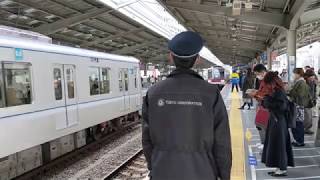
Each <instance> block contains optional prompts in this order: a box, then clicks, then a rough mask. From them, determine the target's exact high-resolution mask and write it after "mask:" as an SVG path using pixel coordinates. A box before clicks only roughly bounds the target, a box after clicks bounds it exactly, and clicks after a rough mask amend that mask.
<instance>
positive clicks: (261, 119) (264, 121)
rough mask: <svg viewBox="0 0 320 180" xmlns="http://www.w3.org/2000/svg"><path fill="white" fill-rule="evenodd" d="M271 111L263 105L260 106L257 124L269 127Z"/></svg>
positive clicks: (261, 126) (265, 127)
mask: <svg viewBox="0 0 320 180" xmlns="http://www.w3.org/2000/svg"><path fill="white" fill-rule="evenodd" d="M269 116H270V113H269V111H268V110H267V109H265V108H263V107H262V106H258V108H257V114H256V126H257V127H260V128H264V129H267V126H268V121H269Z"/></svg>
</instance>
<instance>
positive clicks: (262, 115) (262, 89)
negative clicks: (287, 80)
mask: <svg viewBox="0 0 320 180" xmlns="http://www.w3.org/2000/svg"><path fill="white" fill-rule="evenodd" d="M253 71H254V73H255V74H256V77H257V78H258V79H259V80H260V86H259V90H256V91H252V92H250V93H248V95H249V96H251V97H253V98H255V99H256V100H257V101H258V102H259V105H258V108H257V114H256V119H255V121H256V127H257V129H258V131H259V135H260V139H261V145H259V144H258V145H257V146H258V148H259V149H261V150H262V149H263V144H264V141H265V131H266V129H267V125H268V118H269V114H268V112H267V110H265V109H264V108H263V107H262V106H261V102H262V100H263V98H264V97H265V96H266V95H268V94H271V93H272V92H273V88H272V86H271V85H270V84H266V83H265V82H264V81H263V79H264V76H265V75H266V74H267V68H266V67H265V66H264V65H263V64H257V65H256V66H255V67H254V68H253Z"/></svg>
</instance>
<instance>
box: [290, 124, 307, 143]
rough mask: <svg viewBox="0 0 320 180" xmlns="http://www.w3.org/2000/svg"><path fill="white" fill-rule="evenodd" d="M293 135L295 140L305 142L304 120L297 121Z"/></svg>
mask: <svg viewBox="0 0 320 180" xmlns="http://www.w3.org/2000/svg"><path fill="white" fill-rule="evenodd" d="M292 135H293V138H294V140H296V142H297V143H299V144H304V126H303V122H300V121H297V122H296V128H293V129H292Z"/></svg>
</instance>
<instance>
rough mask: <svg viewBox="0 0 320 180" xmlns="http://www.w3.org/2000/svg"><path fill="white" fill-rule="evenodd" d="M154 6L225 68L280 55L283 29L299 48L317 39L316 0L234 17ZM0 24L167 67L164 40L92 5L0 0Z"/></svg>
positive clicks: (260, 7) (218, 3)
mask: <svg viewBox="0 0 320 180" xmlns="http://www.w3.org/2000/svg"><path fill="white" fill-rule="evenodd" d="M158 1H159V2H160V3H162V4H163V5H164V6H166V7H167V9H168V11H169V12H171V13H172V15H174V16H175V17H176V18H177V19H178V20H179V22H180V23H181V24H183V25H184V26H185V27H187V28H188V29H190V30H193V31H196V32H199V33H200V34H201V35H202V36H203V37H204V39H205V40H206V45H207V46H208V47H209V49H210V50H211V51H212V52H213V53H214V54H215V55H216V56H217V57H218V58H219V59H220V60H221V61H222V62H224V63H226V64H235V63H247V62H249V61H251V60H252V59H253V58H254V56H255V54H256V53H259V52H262V51H264V50H266V48H267V46H269V47H270V46H271V47H272V49H273V50H279V53H283V52H285V50H286V49H285V47H286V29H289V28H293V27H294V28H298V35H297V36H298V40H299V41H298V42H299V46H302V45H306V44H309V43H310V42H314V41H318V40H319V37H320V36H319V34H320V33H319V31H320V19H319V17H320V10H319V5H320V0H251V2H253V3H254V5H253V9H252V10H246V9H245V8H244V7H243V8H242V10H241V14H240V15H236V16H235V15H233V13H232V7H227V2H229V0H158ZM230 2H232V0H230ZM243 6H244V4H243ZM293 22H294V23H293ZM0 24H2V25H8V26H12V27H18V28H22V29H27V30H32V31H36V32H39V33H42V34H44V35H48V36H50V37H52V38H53V40H54V43H57V44H64V45H70V46H76V47H81V48H87V49H93V50H97V51H103V52H109V53H116V54H123V55H132V56H135V57H137V58H139V59H140V60H142V61H143V62H154V63H164V62H167V53H168V51H167V45H166V43H167V40H166V39H164V38H162V37H160V35H158V34H156V33H155V32H152V31H151V30H148V29H147V28H145V27H144V26H143V25H141V24H139V23H137V22H136V21H134V20H132V19H130V18H128V17H127V16H125V15H123V14H121V13H120V12H118V11H116V10H114V9H112V8H110V7H107V6H106V5H105V4H102V3H100V2H99V1H98V0H0Z"/></svg>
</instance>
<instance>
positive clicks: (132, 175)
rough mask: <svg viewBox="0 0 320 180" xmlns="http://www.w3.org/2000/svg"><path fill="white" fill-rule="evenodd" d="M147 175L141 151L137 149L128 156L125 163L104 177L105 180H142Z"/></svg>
mask: <svg viewBox="0 0 320 180" xmlns="http://www.w3.org/2000/svg"><path fill="white" fill-rule="evenodd" d="M147 175H148V170H147V165H146V162H145V158H144V156H143V153H142V149H139V150H138V151H137V152H136V153H134V154H133V155H132V156H130V157H129V158H128V159H127V160H126V161H124V162H123V163H122V164H120V165H119V166H118V167H116V168H115V169H114V170H113V171H112V172H110V173H109V174H108V175H106V176H105V177H104V178H103V179H105V180H117V179H119V180H120V179H130V180H134V179H137V180H138V179H139V180H141V179H144V178H146V177H147Z"/></svg>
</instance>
